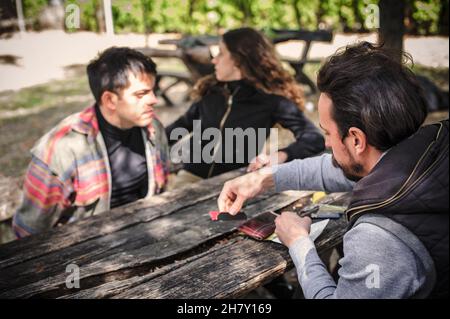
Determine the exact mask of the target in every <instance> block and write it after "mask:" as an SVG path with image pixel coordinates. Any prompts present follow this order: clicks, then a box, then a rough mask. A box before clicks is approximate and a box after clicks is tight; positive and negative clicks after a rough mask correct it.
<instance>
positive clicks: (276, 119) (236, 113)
mask: <svg viewBox="0 0 450 319" xmlns="http://www.w3.org/2000/svg"><path fill="white" fill-rule="evenodd" d="M227 85H228V90H229V91H230V92H232V93H234V94H232V95H233V99H232V103H230V105H231V107H230V110H229V113H228V112H227V110H228V107H229V104H228V103H229V100H228V97H227V96H226V95H225V94H224V93H223V92H222V91H220V90H218V89H212V90H210V91H209V92H208V94H206V95H205V96H204V97H203V98H202V99H201V100H200V101H198V102H196V103H194V104H193V105H192V106H191V107H190V109H189V110H188V111H187V112H186V113H185V114H184V115H183V116H181V117H180V118H179V119H178V120H177V121H175V122H174V123H173V124H171V125H170V126H168V127H167V128H166V133H167V137H168V139H169V144H174V143H176V142H177V140H171V139H170V135H171V133H172V131H173V130H174V129H175V128H178V127H182V128H185V129H187V130H188V131H189V132H192V131H193V121H194V120H201V124H202V126H201V132H202V134H203V132H204V130H205V129H207V128H220V127H221V125H220V124H221V122H223V121H224V122H223V123H222V124H223V126H222V129H223V134H222V142H221V143H220V150H221V151H222V154H223V155H224V156H223V157H224V160H225V157H228V156H230V155H232V154H230V151H228V152H227V151H226V149H225V146H224V139H225V134H224V132H225V129H227V128H231V129H236V128H242V129H243V130H244V131H245V130H246V129H248V128H253V129H255V130H256V132H257V129H258V128H265V129H266V134H265V135H263V136H261V134H257V136H258V138H257V141H259V140H260V139H262V141H265V139H266V138H267V137H268V136H269V133H270V128H271V127H273V126H274V125H275V124H276V123H278V124H280V125H281V126H283V127H284V128H286V129H289V130H290V131H291V132H292V133H293V134H294V136H295V139H296V142H294V143H292V144H291V145H289V146H288V147H287V148H285V149H283V151H285V152H286V153H287V154H288V161H289V160H293V159H298V158H305V157H309V156H313V155H316V154H318V153H320V152H322V151H323V150H324V139H323V137H322V135H321V133H320V131H319V130H318V129H317V128H316V127H315V126H314V124H313V123H312V122H311V121H309V120H308V119H307V118H306V117H305V116H304V114H303V113H302V112H301V111H300V110H299V109H298V107H297V105H295V103H293V102H292V101H290V100H288V99H286V98H284V97H281V96H278V95H274V94H266V93H264V92H262V91H260V90H258V89H256V88H254V87H253V86H252V85H250V84H248V83H246V82H244V81H235V82H229V83H228V84H227ZM224 118H225V119H224ZM208 143H209V140H205V141H204V140H202V145H201V149H202V150H203V148H204V147H205V146H206V145H207V144H208ZM248 143H249V141H246V143H245V150H248V146H249V144H248ZM258 146H260V147H259V148H258V149H257V151H258V153H259V152H260V151H261V148H262V146H263V145H261V144H258ZM190 148H191V150H195V149H194V148H193V145H192V138H191V146H190ZM236 151H237V150H236V149H234V152H236ZM193 152H194V151H191V153H193ZM212 152H213V150H212ZM211 154H212V153H211ZM191 155H192V154H191ZM252 155H258V154H247V153H246V154H245V161H244V162H241V163H236V160H234V161H233V163H212V164H209V163H205V162H204V161H203V160H202V162H201V163H192V159H193V158H192V156H191V163H185V164H184V167H183V168H184V169H186V170H187V171H189V172H191V173H192V174H194V175H197V176H199V177H202V178H208V177H212V176H215V175H219V174H222V173H225V172H228V171H231V170H234V169H237V168H240V167H243V166H247V165H248V164H249V162H250V161H251V160H252V158H249V157H251V156H252Z"/></svg>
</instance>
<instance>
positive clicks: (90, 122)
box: [72, 104, 155, 140]
mask: <svg viewBox="0 0 450 319" xmlns="http://www.w3.org/2000/svg"><path fill="white" fill-rule="evenodd" d="M96 107H97V106H96V104H94V105H92V106H89V107H87V108H86V109H84V110H83V111H81V112H80V113H78V114H77V115H76V118H75V123H74V124H73V125H72V130H74V131H75V132H78V133H81V134H84V135H87V136H88V138H90V139H92V140H94V139H95V138H96V137H97V135H98V132H99V131H100V128H99V125H98V119H97V115H96V112H95V108H96ZM146 133H147V138H148V139H152V138H153V137H154V136H155V129H154V126H153V123H150V124H149V125H148V126H147V127H146Z"/></svg>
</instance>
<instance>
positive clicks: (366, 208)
mask: <svg viewBox="0 0 450 319" xmlns="http://www.w3.org/2000/svg"><path fill="white" fill-rule="evenodd" d="M442 127H443V125H442V123H440V128H439V131H438V133H437V135H436V138H435V139H434V140H433V141H432V142H431V143H430V144H429V145H428V147H427V149H426V150H425V152H424V153H423V154H422V156H421V157H420V159H419V161H418V162H417V164H416V166H415V167H414V169H413V171H412V172H411V174H410V175H409V177H408V179H407V180H406V182H405V183H403V185H402V187H401V188H400V189H399V190H398V191H397V193H396V194H395V195H394V196H392V197H391V198H389V199H387V200H385V201H383V202H379V203H374V204H370V205H362V206H356V207H354V208H351V209H349V210H347V212H346V215H347V221H350V219H351V218H354V217H355V216H358V215H360V214H362V213H364V212H366V211H370V210H374V209H379V208H383V207H385V206H387V205H389V204H391V203H392V202H393V201H395V200H397V199H399V198H401V197H402V196H403V195H404V194H405V193H407V192H408V191H409V190H410V189H411V188H412V187H414V186H415V185H416V184H417V183H418V182H419V181H421V180H422V178H423V177H424V176H425V175H426V174H427V173H428V172H429V171H430V170H431V169H432V168H434V166H435V165H436V163H437V162H438V160H439V158H438V159H437V160H436V161H435V162H434V163H433V164H431V165H430V167H429V168H428V169H427V170H426V171H425V172H424V173H422V175H421V176H419V177H418V178H417V180H416V181H415V182H414V183H413V184H412V185H410V186H409V187H407V188H406V189H404V188H405V187H406V185H407V184H408V182H409V181H410V179H411V178H412V176H413V175H414V174H415V172H416V170H417V168H418V167H419V165H420V163H421V162H422V160H423V159H424V157H425V155H426V154H427V153H428V152H429V150H430V148H431V147H432V146H433V144H435V143H436V141H437V140H438V139H439V136H440V134H441V131H442ZM350 212H352V214H351V215H350Z"/></svg>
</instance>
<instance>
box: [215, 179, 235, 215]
mask: <svg viewBox="0 0 450 319" xmlns="http://www.w3.org/2000/svg"><path fill="white" fill-rule="evenodd" d="M228 192H229V191H228V189H227V185H225V186H224V188H223V189H222V192H221V193H220V195H219V198H218V199H217V206H218V207H219V212H226V211H228V210H229V208H230V206H231V204H232V201H231V199H230V198H229V195H228Z"/></svg>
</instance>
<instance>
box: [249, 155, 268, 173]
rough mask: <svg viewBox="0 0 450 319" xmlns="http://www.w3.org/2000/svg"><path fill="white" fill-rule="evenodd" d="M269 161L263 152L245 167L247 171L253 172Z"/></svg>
mask: <svg viewBox="0 0 450 319" xmlns="http://www.w3.org/2000/svg"><path fill="white" fill-rule="evenodd" d="M269 163H270V159H269V158H268V157H267V155H265V154H261V155H259V156H257V157H255V158H254V159H253V160H252V162H251V163H250V165H249V166H248V168H247V172H254V171H257V170H259V169H260V168H262V167H264V166H266V165H267V164H269Z"/></svg>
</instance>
